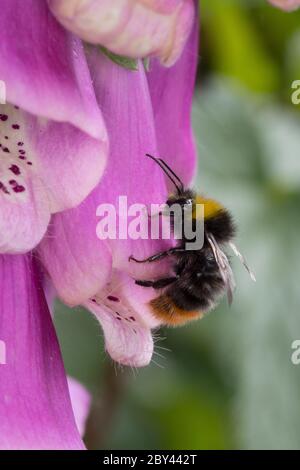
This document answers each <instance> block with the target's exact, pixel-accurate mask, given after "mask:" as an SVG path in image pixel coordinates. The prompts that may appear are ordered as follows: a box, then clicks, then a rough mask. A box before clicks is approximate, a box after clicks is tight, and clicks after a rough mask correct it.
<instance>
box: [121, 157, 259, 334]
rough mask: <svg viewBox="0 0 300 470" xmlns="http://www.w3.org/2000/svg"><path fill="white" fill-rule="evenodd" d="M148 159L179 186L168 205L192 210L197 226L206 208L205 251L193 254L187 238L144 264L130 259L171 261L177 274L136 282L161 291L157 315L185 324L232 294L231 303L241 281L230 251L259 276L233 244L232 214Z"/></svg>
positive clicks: (155, 304)
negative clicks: (200, 208)
mask: <svg viewBox="0 0 300 470" xmlns="http://www.w3.org/2000/svg"><path fill="white" fill-rule="evenodd" d="M146 156H147V157H149V158H151V159H152V160H153V161H154V162H156V163H157V164H158V165H159V166H160V167H161V169H162V170H163V171H164V173H165V174H166V175H167V177H168V178H169V179H170V180H171V181H172V183H173V185H174V187H175V192H174V193H173V194H172V195H171V196H170V197H169V199H168V200H167V202H166V203H167V206H172V205H173V204H179V205H180V207H181V208H182V210H184V209H185V208H186V207H190V208H191V211H190V214H191V217H192V223H193V222H196V217H197V216H198V215H197V211H196V207H197V204H202V205H203V206H204V214H203V213H202V218H203V219H204V220H203V223H204V241H203V246H202V247H201V248H200V249H196V250H187V249H186V243H187V242H188V241H190V240H187V239H186V238H185V235H183V236H182V238H181V240H178V243H177V245H176V246H175V247H173V248H170V249H169V250H167V251H162V252H160V253H157V254H155V255H153V256H150V257H149V258H146V259H143V260H138V259H136V258H134V257H133V256H131V257H130V260H132V261H135V262H136V263H152V262H155V261H159V260H162V259H163V258H166V257H171V259H172V268H173V275H172V276H170V277H164V278H161V279H156V280H153V281H151V280H136V281H135V283H136V284H137V285H139V286H142V287H152V288H154V289H156V290H158V291H160V293H159V295H158V297H156V298H154V299H153V300H152V301H151V302H150V307H151V309H152V312H153V314H154V316H155V317H156V318H158V319H159V320H161V321H162V322H163V323H165V324H168V325H179V324H183V323H186V322H187V321H190V320H193V319H196V318H201V317H202V316H203V315H204V314H205V313H207V312H209V311H210V310H211V309H213V308H214V307H215V306H216V305H217V303H218V301H219V300H220V299H221V297H222V296H223V295H224V294H225V293H226V292H227V296H228V301H229V303H230V304H231V302H232V297H233V291H234V288H235V281H234V276H233V272H232V269H231V266H230V262H229V260H228V257H227V255H226V253H225V251H224V250H225V249H226V248H227V247H230V248H231V249H232V250H233V252H234V254H235V255H236V256H238V257H239V258H240V260H241V262H242V263H243V264H244V266H245V268H246V269H247V270H248V272H249V274H250V276H251V278H252V279H253V280H255V277H254V275H253V273H252V272H251V271H250V269H249V267H248V265H247V263H246V261H245V259H244V258H243V256H242V255H241V253H240V252H239V251H238V250H237V248H236V246H235V245H234V244H233V239H234V237H235V233H236V229H235V225H234V222H233V218H232V216H231V214H230V212H229V211H228V210H227V209H226V208H225V207H223V206H222V205H221V204H219V203H218V202H217V201H215V200H214V199H208V198H206V197H204V196H200V195H198V194H197V193H196V192H194V191H193V190H191V189H188V188H185V187H184V185H183V183H182V181H181V180H180V178H179V177H178V176H177V175H176V174H175V173H174V171H173V170H172V169H171V168H170V167H169V166H168V165H167V163H166V162H165V161H164V160H162V159H161V158H155V157H153V156H152V155H149V154H147V155H146ZM173 225H174V222H173ZM182 233H184V231H182Z"/></svg>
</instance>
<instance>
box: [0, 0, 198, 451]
mask: <svg viewBox="0 0 300 470" xmlns="http://www.w3.org/2000/svg"><path fill="white" fill-rule="evenodd" d="M136 3H137V4H138V3H140V4H141V5H140V7H141V8H142V7H143V8H144V7H145V8H146V7H149V8H150V7H151V8H150V9H149V12H150V13H151V12H152V13H153V12H154V13H156V12H159V14H160V13H162V15H161V18H160V19H163V20H164V21H165V23H164V24H165V25H167V33H166V34H167V35H166V36H164V39H163V40H162V39H161V37H160V42H159V43H155V45H153V44H150V46H149V45H148V46H149V47H148V48H147V55H151V56H157V57H158V58H159V59H160V61H161V62H163V63H167V64H168V65H170V64H171V63H173V62H174V61H175V59H176V58H177V57H179V55H180V52H181V50H182V48H183V46H184V42H185V40H186V38H187V37H188V34H189V29H190V27H191V24H192V20H193V15H194V8H193V5H192V3H191V2H189V1H188V2H181V1H177V0H176V1H175V0H174V1H171V2H166V3H165V2H157V1H156V2H146V1H143V2H136ZM183 3H184V4H185V5H188V4H189V6H185V7H184V10H181V9H182V8H183ZM69 4H70V3H69ZM150 4H151V5H150ZM175 6H177V10H176V8H175ZM51 7H52V8H53V11H54V5H53V4H52V5H51ZM134 7H135V8H138V7H137V5H134ZM124 11H125V10H122V12H121V13H122V14H123V13H124ZM128 11H129V10H128ZM179 11H180V12H182V14H183V17H184V18H185V22H182V23H180V25H177V26H176V25H175V23H174V22H172V20H171V19H170V15H169V14H170V13H171V12H173V19H174V18H175V17H176V15H177V14H178V12H179ZM188 12H189V13H188ZM125 13H126V12H125ZM152 13H151V14H152ZM135 15H136V11H135V9H133V10H132V20H134V22H133V26H134V27H133V29H132V30H131V29H130V28H127V31H129V33H130V34H129V39H128V37H126V35H124V34H121V35H120V42H122V41H123V40H124V42H122V44H123V45H124V44H125V45H126V41H129V42H130V44H129V46H130V47H131V46H132V42H131V39H130V38H133V37H134V38H135V39H140V40H141V41H142V40H143V38H142V37H141V35H140V31H138V32H137V34H136V35H134V31H135V25H136V24H137V23H136V17H135ZM168 15H169V16H168ZM149 18H150V17H149ZM180 18H182V17H181V16H180ZM146 20H147V18H146V16H145V21H146ZM152 20H153V18H152V17H151V19H149V23H147V25H148V26H149V29H148V27H147V28H146V29H145V33H146V35H145V38H147V35H149V34H150V32H151V31H153V29H152V28H153V27H154V28H156V27H157V28H158V29H159V28H160V27H161V24H160V22H157V23H155V26H153V23H152ZM147 21H148V20H147ZM155 21H156V20H155ZM0 28H1V41H0V71H1V76H0V79H1V80H3V81H4V82H5V83H6V85H7V103H8V104H7V105H5V106H1V113H0V144H1V145H0V155H1V158H0V162H1V164H0V220H1V224H0V253H2V255H1V257H0V276H1V296H0V339H1V341H4V342H5V344H6V346H7V363H6V364H4V365H0V379H1V380H0V448H4V449H9V448H13V449H23V448H24V449H31V448H32V449H82V448H84V446H83V443H82V441H81V437H80V434H79V431H78V429H79V430H80V432H82V431H83V427H84V421H85V418H86V413H87V411H88V402H89V399H88V397H87V396H86V395H85V394H84V392H83V391H82V390H81V392H80V391H79V389H78V387H77V390H75V391H76V393H75V394H74V383H73V385H72V384H71V385H70V387H69V391H70V394H71V398H73V399H74V397H75V401H74V400H73V401H74V403H77V405H78V403H81V408H80V409H78V407H75V406H74V412H75V416H76V418H77V426H76V422H75V419H74V413H73V410H72V407H71V401H70V396H69V391H68V384H67V380H66V376H65V372H64V368H63V365H62V360H61V356H60V352H59V347H58V344H57V339H56V336H55V332H54V329H53V324H52V320H51V316H50V313H49V307H48V305H47V301H46V299H45V293H44V290H43V287H44V286H42V281H41V278H42V276H41V273H40V269H39V267H38V266H37V264H36V262H37V255H38V254H39V255H40V258H41V260H42V261H43V263H44V267H45V268H46V271H47V274H49V275H50V278H51V279H52V281H53V283H54V285H55V287H56V289H57V291H58V293H59V295H60V296H61V298H62V299H63V300H65V301H66V302H67V303H68V304H70V305H77V304H83V305H85V306H87V307H88V308H90V309H91V310H92V311H93V312H94V313H95V315H96V316H97V318H99V321H100V323H101V324H102V327H103V329H104V333H105V340H106V347H107V350H108V351H109V353H110V354H111V356H112V357H113V358H114V359H116V360H119V361H120V362H122V363H124V364H130V365H131V364H132V365H145V364H147V363H148V362H149V361H150V359H151V355H152V350H153V341H152V335H151V328H153V327H156V326H158V325H159V322H158V321H157V320H156V319H155V318H153V317H152V314H151V312H149V310H148V307H147V305H148V301H149V299H150V297H151V296H153V293H152V292H148V291H147V292H145V291H144V290H143V289H141V288H138V287H137V286H136V285H135V284H134V282H133V279H132V277H133V276H144V271H143V269H142V268H141V267H140V268H138V267H136V266H131V265H129V263H128V256H129V254H132V253H134V254H135V255H137V256H138V255H139V254H142V255H143V254H150V253H152V252H153V250H155V251H156V250H157V249H161V248H162V247H163V242H162V241H159V240H156V241H127V240H120V241H114V242H111V243H104V241H101V240H99V239H97V237H96V225H97V218H96V208H97V206H98V204H99V203H101V202H102V201H103V200H107V201H111V202H116V198H117V196H118V195H119V194H127V195H128V199H129V203H130V202H136V200H138V201H139V202H145V203H146V204H148V203H150V202H163V201H164V200H165V197H166V191H167V190H166V185H165V181H164V179H163V176H162V174H161V173H160V172H159V171H158V168H156V169H153V167H150V166H149V162H148V161H147V163H146V160H145V159H143V160H142V158H143V156H144V154H145V153H146V151H151V152H153V153H161V152H162V151H164V152H166V155H168V156H169V157H172V158H173V159H174V160H173V161H172V164H173V165H174V167H175V168H176V169H177V171H178V172H179V173H180V174H181V176H182V177H183V179H184V180H185V181H189V180H190V178H191V175H192V174H193V171H194V163H195V158H194V146H193V142H192V137H191V132H190V122H189V119H190V116H189V114H190V106H191V96H192V90H193V85H194V74H195V64H196V60H197V51H196V46H197V32H196V29H194V32H193V34H192V35H191V36H190V39H189V42H188V43H187V45H186V48H185V50H184V53H183V54H182V56H181V58H180V59H179V61H178V62H177V63H176V64H175V66H173V67H172V68H170V69H169V70H168V71H165V70H164V69H163V68H162V66H161V65H160V63H159V62H158V61H156V60H153V64H152V71H151V72H150V73H149V75H148V76H146V74H145V71H144V68H143V67H142V64H141V63H139V69H138V71H137V72H130V71H128V70H125V69H122V68H120V67H118V66H117V65H115V64H113V63H112V62H111V61H109V60H108V59H107V58H106V57H104V56H103V54H102V53H101V52H100V50H99V48H96V47H94V46H92V47H91V48H88V49H87V51H88V52H87V53H86V51H85V48H84V46H83V44H82V42H81V40H80V39H79V38H78V37H76V36H74V35H73V34H72V33H71V32H70V31H67V30H65V29H64V28H63V27H62V25H60V24H59V23H58V22H57V21H56V19H55V18H54V16H53V15H52V13H51V12H50V10H49V8H48V3H47V2H46V0H41V1H38V2H37V1H35V0H26V8H24V1H23V0H1V13H0ZM69 29H70V30H71V31H73V29H72V28H71V27H70V28H69ZM121 29H122V28H121ZM123 33H124V31H123ZM80 35H81V34H80ZM112 36H114V35H112ZM82 37H83V38H84V35H82ZM163 41H166V43H165V44H163ZM113 42H114V43H117V42H118V40H117V39H116V37H115V38H113ZM100 44H101V45H102V46H105V47H108V46H109V44H108V43H106V42H102V40H101V42H100ZM166 45H167V46H168V47H167V48H166V47H164V46H166ZM130 47H129V49H130ZM122 51H124V53H126V54H127V55H130V54H131V53H132V54H134V57H138V56H136V55H135V54H136V52H134V53H133V52H132V50H131V51H130V50H127V46H126V47H125V48H124V49H122ZM172 71H173V73H172ZM176 83H178V89H176V85H175V84H176ZM166 87H167V88H166ZM159 103H161V105H160V106H159V105H158V104H159ZM164 113H173V114H177V115H178V117H177V119H176V117H175V116H172V120H171V123H172V124H170V122H169V121H167V120H166V119H165V114H164ZM103 116H104V117H105V123H104V119H103ZM171 125H172V126H175V128H174V129H172V130H173V135H174V140H176V141H178V142H180V145H178V146H177V147H175V146H174V143H173V142H174V140H172V138H171V136H170V135H168V134H169V133H170V126H171ZM168 126H169V127H168ZM107 129H108V131H109V132H108V133H107ZM108 140H109V142H110V147H111V150H110V153H109V158H108V159H107V157H108ZM106 165H107V168H106V171H105V173H104V175H103V172H104V169H105V167H106ZM101 177H102V179H101ZM100 179H101V182H100V183H99V181H100ZM134 179H135V180H134ZM51 215H52V217H51V224H50V227H48V232H47V233H46V235H45V232H46V230H47V225H48V222H49V220H50V216H51ZM44 235H45V236H44ZM43 237H44V239H43ZM52 237H54V238H52ZM41 239H42V242H41V244H40V246H39V250H38V252H34V253H29V254H24V253H26V252H28V251H29V250H32V249H33V248H34V247H36V245H37V244H38V242H39V241H40V240H41ZM55 240H56V241H55ZM165 243H166V242H165ZM161 269H166V270H167V266H165V267H163V266H159V267H158V266H153V268H152V271H151V270H149V272H148V276H149V275H153V274H155V272H157V273H158V270H159V272H161ZM59 276H61V280H59ZM117 295H118V297H117ZM115 304H118V305H120V308H119V307H118V309H117V308H116V307H115ZM112 305H114V307H112ZM78 392H79V393H78ZM76 397H77V399H76Z"/></svg>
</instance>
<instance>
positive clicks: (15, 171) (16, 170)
mask: <svg viewBox="0 0 300 470" xmlns="http://www.w3.org/2000/svg"><path fill="white" fill-rule="evenodd" d="M9 169H10V171H12V172H13V174H14V175H20V174H21V171H20V168H19V167H18V165H11V166H10V167H9Z"/></svg>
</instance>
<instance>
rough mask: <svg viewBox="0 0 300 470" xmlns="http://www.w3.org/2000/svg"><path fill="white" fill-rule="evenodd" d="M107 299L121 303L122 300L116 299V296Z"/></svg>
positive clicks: (109, 296)
mask: <svg viewBox="0 0 300 470" xmlns="http://www.w3.org/2000/svg"><path fill="white" fill-rule="evenodd" d="M107 298H108V300H111V301H112V302H120V299H118V297H115V296H114V295H108V296H107Z"/></svg>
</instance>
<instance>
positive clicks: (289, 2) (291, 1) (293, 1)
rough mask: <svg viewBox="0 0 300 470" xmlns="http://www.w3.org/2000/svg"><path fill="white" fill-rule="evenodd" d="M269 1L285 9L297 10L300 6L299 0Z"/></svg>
mask: <svg viewBox="0 0 300 470" xmlns="http://www.w3.org/2000/svg"><path fill="white" fill-rule="evenodd" d="M269 2H270V3H272V5H275V6H276V7H278V8H281V9H282V10H286V11H292V10H297V8H299V7H300V0H269Z"/></svg>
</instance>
